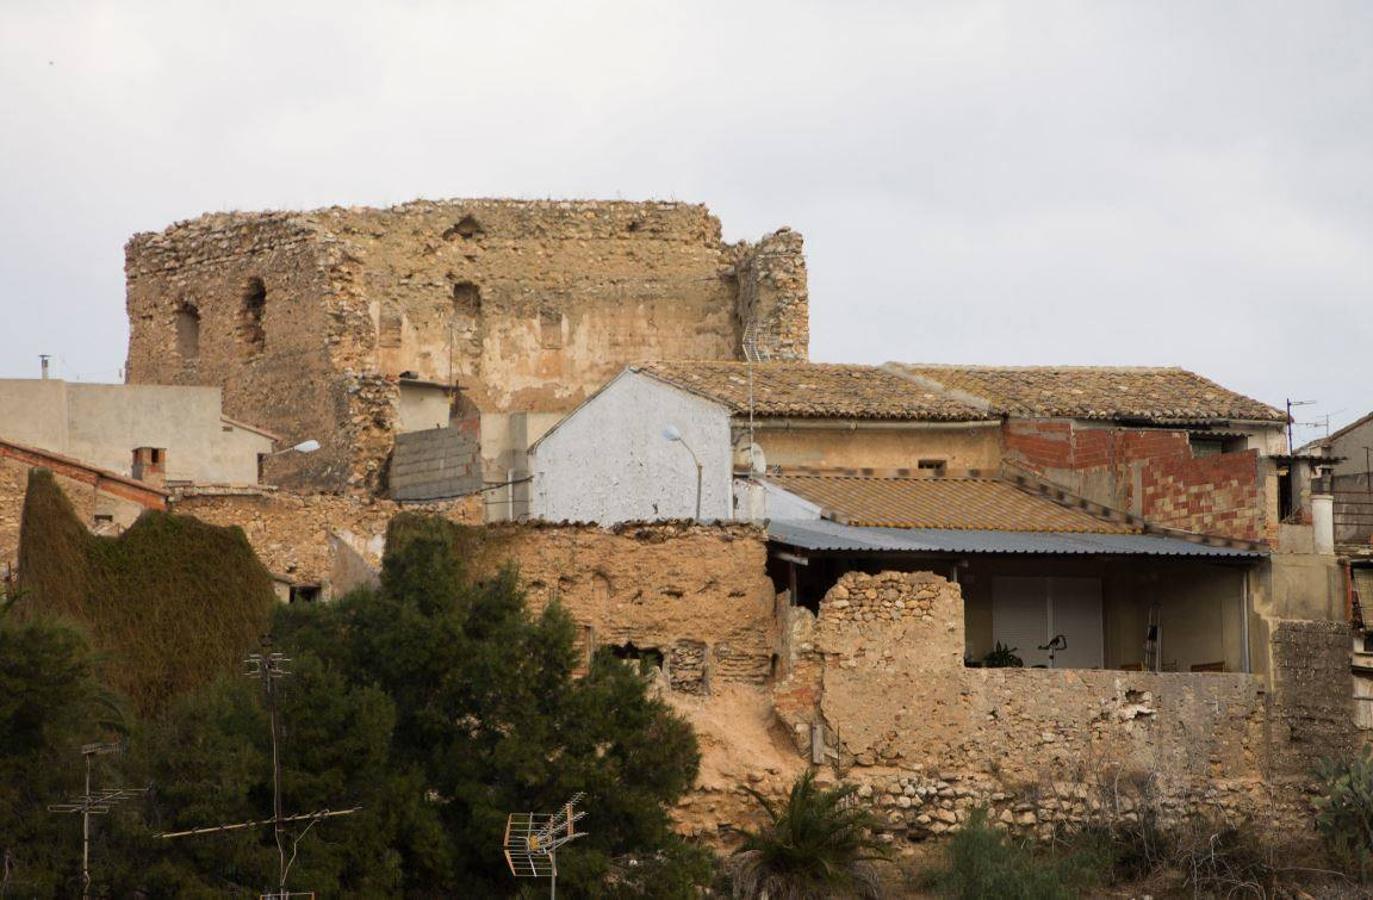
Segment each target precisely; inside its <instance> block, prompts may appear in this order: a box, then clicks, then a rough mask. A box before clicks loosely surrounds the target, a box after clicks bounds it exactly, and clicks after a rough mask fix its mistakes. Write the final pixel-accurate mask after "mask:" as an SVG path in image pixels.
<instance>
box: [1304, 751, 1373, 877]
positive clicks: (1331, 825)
mask: <svg viewBox="0 0 1373 900" xmlns="http://www.w3.org/2000/svg"><path fill="white" fill-rule="evenodd" d="M1316 776H1317V778H1318V779H1319V780H1320V783H1321V796H1320V797H1318V798H1317V799H1316V801H1315V802H1316V828H1317V830H1318V831H1319V832H1320V834H1321V837H1322V838H1323V839H1324V841H1325V845H1326V848H1327V849H1328V850H1329V851H1330V855H1331V856H1332V857H1333V858H1334V860H1335V861H1336V862H1337V863H1339V864H1340V865H1342V866H1344V867H1345V868H1346V869H1347V870H1348V871H1350V872H1352V873H1356V874H1357V875H1358V876H1359V878H1360V879H1362V880H1367V879H1368V877H1369V875H1370V874H1373V749H1370V748H1369V747H1367V746H1365V747H1364V748H1362V749H1361V750H1360V751H1359V752H1358V753H1357V754H1356V755H1354V756H1353V757H1349V758H1346V759H1341V760H1333V759H1326V760H1322V761H1321V762H1320V763H1319V764H1318V765H1317V767H1316Z"/></svg>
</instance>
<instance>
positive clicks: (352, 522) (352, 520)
mask: <svg viewBox="0 0 1373 900" xmlns="http://www.w3.org/2000/svg"><path fill="white" fill-rule="evenodd" d="M404 508H405V509H409V510H422V511H427V512H432V513H434V514H436V515H441V516H443V517H444V518H446V519H449V520H451V521H454V522H459V523H462V524H471V523H476V522H481V520H482V508H481V496H480V495H472V496H468V497H460V498H458V499H456V500H446V501H436V502H432V503H423V504H416V503H411V504H406V505H405V506H404ZM172 509H173V511H174V512H177V513H179V514H181V515H187V516H194V517H196V518H197V519H200V520H201V521H203V522H208V523H209V524H211V525H237V526H239V527H240V528H242V529H243V533H244V535H246V536H247V538H248V543H249V544H250V545H252V548H253V551H254V552H255V553H256V554H257V556H258V559H260V560H262V564H263V565H264V566H266V567H267V570H268V571H269V572H271V573H272V574H273V575H274V576H276V577H278V578H284V579H286V580H287V581H289V582H292V583H294V584H307V585H319V586H320V587H321V588H322V599H326V600H327V599H330V598H334V597H339V596H342V595H343V594H345V593H347V592H348V591H349V590H351V589H352V588H354V587H356V586H358V585H360V584H366V583H369V582H371V581H373V580H374V579H375V577H376V574H377V573H378V572H379V571H380V569H381V557H382V551H383V550H385V549H386V526H387V523H389V522H390V521H391V517H392V516H394V515H395V514H396V513H397V512H399V511H400V510H401V509H402V506H401V505H400V504H399V503H395V502H393V501H390V500H378V499H372V498H366V497H357V496H353V495H348V494H293V493H289V492H286V491H274V490H270V489H256V490H248V489H236V488H224V489H218V488H190V489H187V490H185V491H182V492H181V493H180V494H179V495H178V496H177V497H176V498H175V499H174V500H173V503H172Z"/></svg>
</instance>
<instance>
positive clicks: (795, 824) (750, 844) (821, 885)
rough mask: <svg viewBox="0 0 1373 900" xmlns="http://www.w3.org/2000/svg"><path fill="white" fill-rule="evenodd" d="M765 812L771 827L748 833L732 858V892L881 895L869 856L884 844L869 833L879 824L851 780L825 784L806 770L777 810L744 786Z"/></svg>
mask: <svg viewBox="0 0 1373 900" xmlns="http://www.w3.org/2000/svg"><path fill="white" fill-rule="evenodd" d="M747 790H748V792H749V793H750V794H752V795H753V798H754V799H755V800H757V801H758V804H759V805H760V806H762V807H763V811H764V812H765V813H767V816H768V819H769V822H768V825H767V827H765V828H764V829H763V830H761V831H758V832H746V833H745V838H744V843H743V846H741V847H740V848H739V851H738V852H737V853H735V855H734V856H733V857H732V858H731V859H730V861H729V869H730V874H731V876H732V878H733V882H734V896H735V897H740V898H754V897H767V898H768V900H811V898H816V900H818V898H823V897H852V896H857V897H874V898H875V897H878V896H879V892H878V880H877V873H876V872H875V871H874V870H873V868H872V865H871V863H872V862H874V861H876V860H879V859H886V857H887V849H886V847H885V846H884V845H883V844H882V843H881V842H880V841H878V839H877V838H876V837H874V836H873V834H872V829H873V827H874V826H875V825H876V824H877V822H876V820H875V819H874V818H873V815H872V813H870V812H869V811H868V810H867V809H866V808H865V807H863V806H861V805H860V804H859V803H857V802H856V799H855V798H854V792H855V791H856V790H857V788H855V787H854V786H853V785H840V786H838V787H833V788H822V787H819V786H818V785H816V783H815V772H814V771H807V772H806V773H805V774H804V775H802V776H801V777H800V778H798V779H797V780H796V783H795V784H793V785H792V787H791V794H790V795H789V797H788V798H787V803H786V805H785V806H783V807H781V808H780V809H779V808H777V807H774V806H773V805H772V804H771V803H770V802H768V800H767V798H766V797H764V796H763V795H762V794H760V793H758V792H757V791H755V790H753V789H751V788H749V789H747Z"/></svg>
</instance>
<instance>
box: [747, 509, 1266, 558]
mask: <svg viewBox="0 0 1373 900" xmlns="http://www.w3.org/2000/svg"><path fill="white" fill-rule="evenodd" d="M768 537H769V539H771V540H773V541H776V542H778V543H781V544H790V545H791V546H793V547H801V548H804V549H807V550H839V551H849V552H857V553H1000V554H1031V553H1042V554H1072V555H1078V556H1083V555H1090V556H1190V557H1205V558H1210V559H1236V560H1239V559H1262V558H1263V557H1265V556H1267V555H1268V553H1267V552H1266V551H1263V550H1243V549H1240V548H1237V547H1211V546H1207V545H1206V544H1194V543H1192V542H1191V541H1185V540H1181V539H1179V538H1170V537H1162V536H1159V535H1154V534H1081V533H1073V534H1068V533H1051V532H1038V531H980V530H976V529H951V528H861V527H858V526H854V525H840V524H839V523H838V522H831V521H828V520H825V519H813V520H795V519H792V520H773V521H771V522H769V523H768Z"/></svg>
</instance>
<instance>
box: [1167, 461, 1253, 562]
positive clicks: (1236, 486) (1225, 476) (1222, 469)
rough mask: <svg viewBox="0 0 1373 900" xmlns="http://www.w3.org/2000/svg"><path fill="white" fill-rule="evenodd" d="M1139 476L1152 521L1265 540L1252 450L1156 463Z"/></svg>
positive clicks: (1195, 529) (1189, 528) (1229, 535)
mask: <svg viewBox="0 0 1373 900" xmlns="http://www.w3.org/2000/svg"><path fill="white" fill-rule="evenodd" d="M1141 476H1142V478H1141V493H1142V495H1143V496H1142V498H1141V499H1142V501H1143V503H1142V511H1143V514H1144V517H1145V518H1146V519H1148V520H1149V521H1151V522H1154V523H1157V524H1159V525H1170V526H1172V527H1174V528H1184V529H1186V530H1188V531H1200V532H1203V533H1205V534H1220V535H1225V536H1226V537H1236V538H1244V539H1246V540H1251V541H1261V540H1263V539H1264V538H1265V537H1266V535H1265V533H1264V493H1263V487H1264V483H1263V478H1262V477H1261V476H1260V474H1259V452H1258V451H1257V450H1244V451H1241V452H1239V453H1222V454H1219V455H1217V456H1205V457H1202V458H1200V459H1185V460H1174V461H1170V462H1160V463H1157V464H1155V465H1151V466H1147V467H1145V468H1144V469H1143V471H1142V473H1141Z"/></svg>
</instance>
